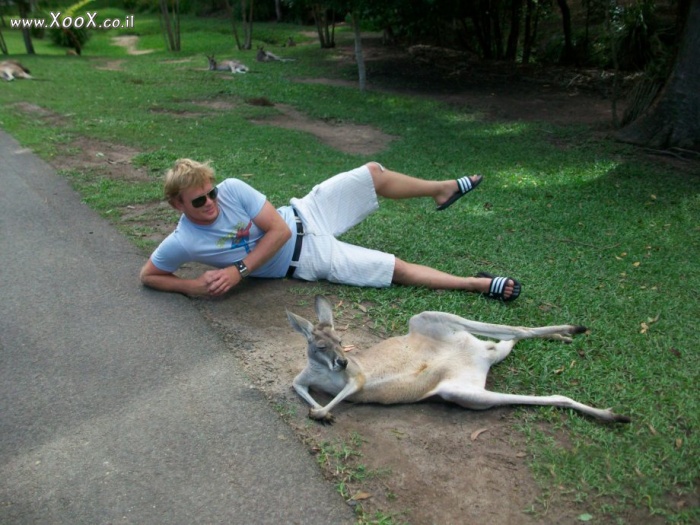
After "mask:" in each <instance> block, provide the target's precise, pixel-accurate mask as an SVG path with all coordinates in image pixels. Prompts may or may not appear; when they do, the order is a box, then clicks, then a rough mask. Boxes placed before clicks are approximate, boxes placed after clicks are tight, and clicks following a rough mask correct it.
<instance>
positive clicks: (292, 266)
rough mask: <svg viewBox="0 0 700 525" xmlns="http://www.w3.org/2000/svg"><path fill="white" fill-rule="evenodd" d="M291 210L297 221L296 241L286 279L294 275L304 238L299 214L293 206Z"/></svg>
mask: <svg viewBox="0 0 700 525" xmlns="http://www.w3.org/2000/svg"><path fill="white" fill-rule="evenodd" d="M292 211H293V212H294V219H295V220H296V223H297V242H296V244H294V255H292V263H291V264H290V265H289V269H288V270H287V279H291V278H292V277H294V272H295V270H296V269H297V265H296V263H298V262H299V256H300V255H301V243H302V241H303V239H304V226H303V225H302V224H301V219H300V218H299V214H298V213H297V211H296V210H295V209H294V208H292Z"/></svg>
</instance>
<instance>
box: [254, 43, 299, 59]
mask: <svg viewBox="0 0 700 525" xmlns="http://www.w3.org/2000/svg"><path fill="white" fill-rule="evenodd" d="M255 59H256V60H257V61H258V62H294V59H293V58H282V57H279V56H277V55H275V54H274V53H270V52H269V51H265V48H264V47H262V46H260V47H259V48H258V54H257V55H256V57H255Z"/></svg>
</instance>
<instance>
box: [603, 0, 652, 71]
mask: <svg viewBox="0 0 700 525" xmlns="http://www.w3.org/2000/svg"><path fill="white" fill-rule="evenodd" d="M614 18H615V25H616V34H615V38H617V41H618V42H617V49H618V64H619V66H620V68H621V69H625V70H629V71H639V70H643V69H645V68H646V67H647V66H648V65H649V64H650V63H651V62H652V61H653V60H654V58H655V57H659V56H663V52H664V46H663V44H662V41H661V39H660V38H659V34H660V31H661V27H660V21H659V19H658V17H657V16H656V4H655V1H654V0H639V1H638V2H635V3H633V4H631V5H630V6H627V7H622V6H620V7H618V8H617V9H616V12H615V13H614Z"/></svg>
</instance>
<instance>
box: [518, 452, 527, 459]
mask: <svg viewBox="0 0 700 525" xmlns="http://www.w3.org/2000/svg"><path fill="white" fill-rule="evenodd" d="M515 457H516V458H526V457H527V453H526V452H518V453H517V454H516V455H515Z"/></svg>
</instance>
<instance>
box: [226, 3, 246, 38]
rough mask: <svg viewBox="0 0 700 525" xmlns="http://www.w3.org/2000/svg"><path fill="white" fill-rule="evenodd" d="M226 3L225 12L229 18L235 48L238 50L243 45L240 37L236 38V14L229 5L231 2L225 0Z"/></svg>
mask: <svg viewBox="0 0 700 525" xmlns="http://www.w3.org/2000/svg"><path fill="white" fill-rule="evenodd" d="M225 4H226V12H227V13H228V16H229V18H230V19H231V31H232V32H233V38H234V39H235V40H236V49H238V50H239V51H240V50H241V49H243V46H242V45H241V39H240V38H238V28H237V27H236V14H235V13H234V12H233V8H232V7H231V2H230V1H229V0H225Z"/></svg>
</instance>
